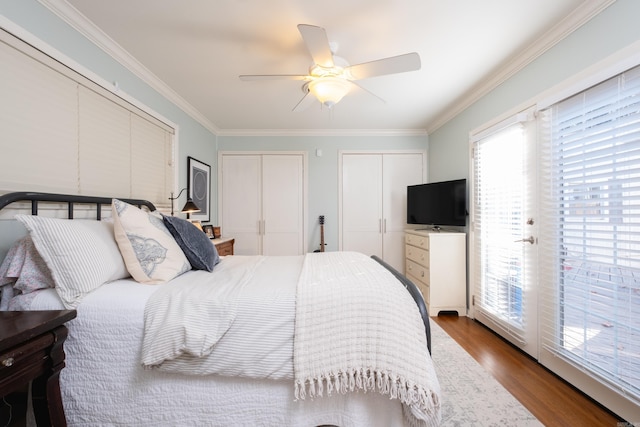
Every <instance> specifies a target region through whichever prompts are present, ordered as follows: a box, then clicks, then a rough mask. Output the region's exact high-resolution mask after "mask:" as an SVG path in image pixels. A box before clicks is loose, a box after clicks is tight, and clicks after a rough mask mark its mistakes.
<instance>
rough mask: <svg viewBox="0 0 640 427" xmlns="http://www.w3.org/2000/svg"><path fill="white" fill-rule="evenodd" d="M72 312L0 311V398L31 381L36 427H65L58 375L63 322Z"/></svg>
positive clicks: (72, 315) (63, 333)
mask: <svg viewBox="0 0 640 427" xmlns="http://www.w3.org/2000/svg"><path fill="white" fill-rule="evenodd" d="M75 317H76V311H75V310H47V311H2V312H0V397H4V396H6V395H8V394H10V393H13V392H15V391H18V390H21V389H23V388H24V386H25V385H27V384H29V382H30V381H32V385H31V390H32V391H31V393H32V394H31V396H32V401H33V412H34V415H35V418H36V423H37V424H38V426H66V425H67V422H66V419H65V416H64V409H63V407H62V396H61V394H60V384H59V376H60V371H61V370H62V368H64V349H63V346H62V345H63V343H64V340H65V339H66V338H67V327H66V326H64V323H65V322H68V321H69V320H71V319H73V318H75Z"/></svg>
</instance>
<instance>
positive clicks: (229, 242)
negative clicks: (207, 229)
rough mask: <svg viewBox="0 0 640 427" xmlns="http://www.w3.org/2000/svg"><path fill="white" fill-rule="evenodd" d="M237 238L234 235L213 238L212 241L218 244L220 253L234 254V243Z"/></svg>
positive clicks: (222, 254) (224, 254)
mask: <svg viewBox="0 0 640 427" xmlns="http://www.w3.org/2000/svg"><path fill="white" fill-rule="evenodd" d="M234 242H235V239H234V238H232V237H219V238H217V239H211V243H213V244H214V245H216V249H217V251H218V255H220V256H226V255H233V243H234Z"/></svg>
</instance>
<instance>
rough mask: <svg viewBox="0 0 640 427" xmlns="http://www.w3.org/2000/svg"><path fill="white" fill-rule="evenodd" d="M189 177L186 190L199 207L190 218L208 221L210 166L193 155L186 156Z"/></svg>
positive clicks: (209, 216) (209, 218)
mask: <svg viewBox="0 0 640 427" xmlns="http://www.w3.org/2000/svg"><path fill="white" fill-rule="evenodd" d="M187 161H188V165H187V170H188V171H189V177H188V180H187V191H188V193H189V197H191V200H193V203H195V204H196V206H197V207H198V208H200V212H195V213H192V214H191V218H192V219H196V220H199V221H202V222H209V221H210V220H211V215H210V212H209V210H210V209H209V204H210V201H211V166H209V165H208V164H206V163H202V162H201V161H199V160H196V159H194V158H193V157H187Z"/></svg>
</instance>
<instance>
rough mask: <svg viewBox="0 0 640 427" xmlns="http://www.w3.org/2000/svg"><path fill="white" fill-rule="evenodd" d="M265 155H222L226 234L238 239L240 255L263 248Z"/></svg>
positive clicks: (223, 231) (236, 242) (237, 245)
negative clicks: (263, 174) (262, 211)
mask: <svg viewBox="0 0 640 427" xmlns="http://www.w3.org/2000/svg"><path fill="white" fill-rule="evenodd" d="M260 163H261V156H259V155H238V156H222V162H221V168H222V194H221V196H220V197H221V201H222V217H221V218H220V219H221V224H222V234H223V236H228V237H233V238H234V239H235V244H234V253H235V254H236V255H257V254H260V253H261V251H262V248H261V239H260V237H261V236H260V230H261V224H260V223H261V219H262V216H261V204H262V200H261V199H262V190H261V185H262V184H261V167H260Z"/></svg>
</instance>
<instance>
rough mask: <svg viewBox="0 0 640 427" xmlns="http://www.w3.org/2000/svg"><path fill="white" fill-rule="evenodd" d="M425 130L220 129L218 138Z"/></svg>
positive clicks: (422, 131)
mask: <svg viewBox="0 0 640 427" xmlns="http://www.w3.org/2000/svg"><path fill="white" fill-rule="evenodd" d="M427 135H428V134H427V131H426V129H222V130H220V132H219V133H218V136H427Z"/></svg>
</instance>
